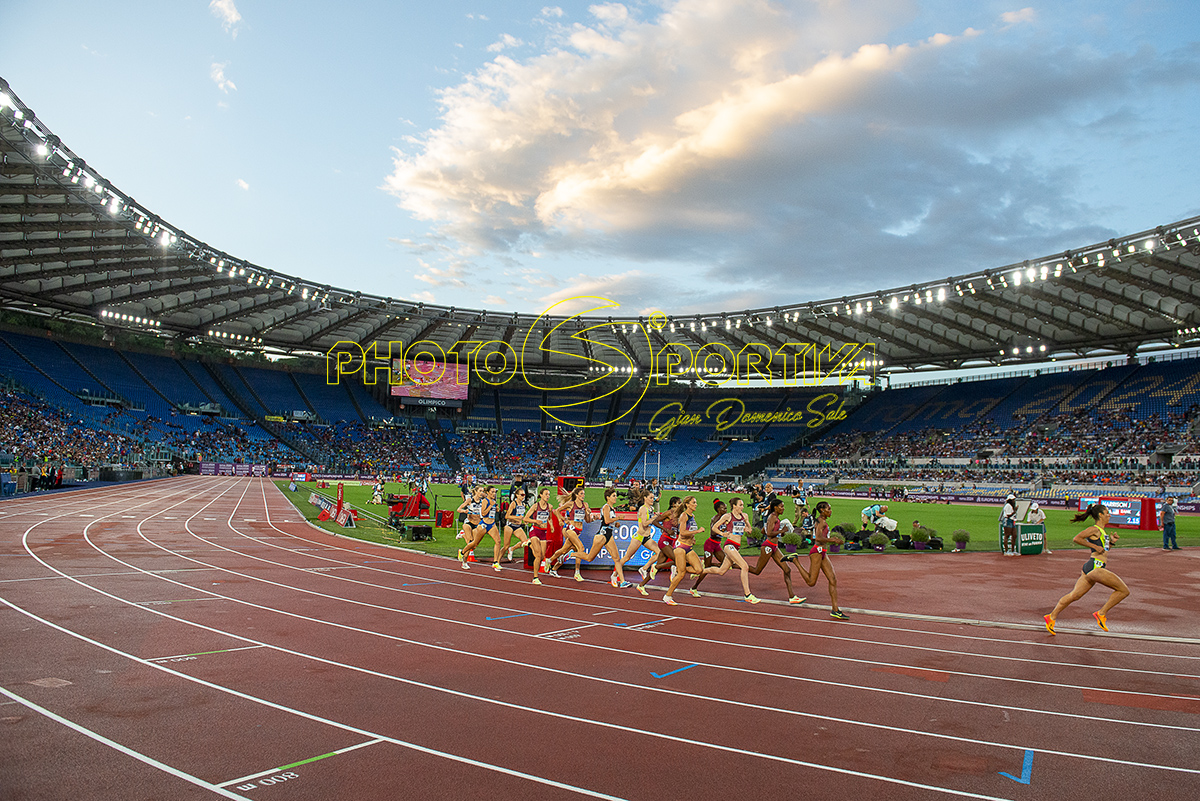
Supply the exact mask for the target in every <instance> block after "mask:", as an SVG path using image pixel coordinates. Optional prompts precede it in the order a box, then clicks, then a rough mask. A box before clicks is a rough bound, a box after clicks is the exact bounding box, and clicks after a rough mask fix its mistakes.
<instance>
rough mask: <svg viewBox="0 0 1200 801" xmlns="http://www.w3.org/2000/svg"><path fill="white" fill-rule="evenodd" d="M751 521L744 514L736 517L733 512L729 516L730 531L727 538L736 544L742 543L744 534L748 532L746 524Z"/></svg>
mask: <svg viewBox="0 0 1200 801" xmlns="http://www.w3.org/2000/svg"><path fill="white" fill-rule="evenodd" d="M749 522H750V521H749V520H747V519H746V517H745V516H744V515H743V516H742V517H734V516H733V515H732V514H731V515H730V516H729V528H728V529H727V531H728V533H727V534H726V535H725V536H726V539H727V540H728V541H729V542H732V543H733V544H734V545H741V544H742V536H743V535H744V534H745V533H746V524H747V523H749Z"/></svg>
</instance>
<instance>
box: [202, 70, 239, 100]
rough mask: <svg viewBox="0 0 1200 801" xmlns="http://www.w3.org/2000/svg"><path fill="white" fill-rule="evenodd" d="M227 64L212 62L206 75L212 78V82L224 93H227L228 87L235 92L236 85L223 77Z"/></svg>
mask: <svg viewBox="0 0 1200 801" xmlns="http://www.w3.org/2000/svg"><path fill="white" fill-rule="evenodd" d="M228 66H229V63H228V62H226V63H224V64H217V63H215V62H214V63H213V65H212V66H211V67H209V69H208V77H210V78H212V80H213V83H215V84H216V85H217V88H218V89H220V90H221V91H222V92H224V93H225V94H229V90H230V89H232V90H234V91H235V92H236V91H237V86H235V85H234V83H233V81H231V80H229V79H228V78H226V77H225V68H226V67H228Z"/></svg>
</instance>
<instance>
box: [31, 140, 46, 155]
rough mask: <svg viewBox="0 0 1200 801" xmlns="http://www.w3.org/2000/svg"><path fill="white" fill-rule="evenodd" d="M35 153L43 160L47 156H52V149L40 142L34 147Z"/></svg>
mask: <svg viewBox="0 0 1200 801" xmlns="http://www.w3.org/2000/svg"><path fill="white" fill-rule="evenodd" d="M33 152H34V153H37V154H38V155H39V156H41V157H42V158H46V156H49V155H50V148H48V147H46V146H45V145H44V144H42V143H41V142H38V143H37V144H36V145H34V147H33Z"/></svg>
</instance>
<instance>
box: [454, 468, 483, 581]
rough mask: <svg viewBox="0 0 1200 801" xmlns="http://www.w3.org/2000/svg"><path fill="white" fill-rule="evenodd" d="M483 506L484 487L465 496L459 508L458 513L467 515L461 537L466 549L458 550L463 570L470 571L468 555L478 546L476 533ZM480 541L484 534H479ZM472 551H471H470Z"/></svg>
mask: <svg viewBox="0 0 1200 801" xmlns="http://www.w3.org/2000/svg"><path fill="white" fill-rule="evenodd" d="M482 506H483V485H480V486H478V487H476V488H475V489H473V490H471V492H470V494H469V495H465V496H463V502H462V503H461V504H459V506H458V513H459V514H465V515H466V518H465V519H464V520H463V527H462V531H461V532H460V533H459V536H460V537H462V538H463V540H464V541H465V543H466V547H463V548H459V549H458V563H459V564H460V565H462V569H463V570H470V569H471V567H470V565H468V564H467V554H468V553H469V552H470V550H473V549H474V548H475V545H476V540H475V533H476V529H478V528H479V527H480V517H479V513H480V511H481V509H482ZM479 539H481V540H482V539H483V534H482V533H480V534H479ZM469 549H470V550H469Z"/></svg>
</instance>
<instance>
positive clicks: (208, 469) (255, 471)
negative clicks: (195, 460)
mask: <svg viewBox="0 0 1200 801" xmlns="http://www.w3.org/2000/svg"><path fill="white" fill-rule="evenodd" d="M200 475H202V476H266V475H268V471H267V466H266V465H265V464H230V463H228V462H201V463H200ZM275 475H276V476H277V477H278V478H287V477H288V476H289V475H291V474H290V473H282V474H275Z"/></svg>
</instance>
